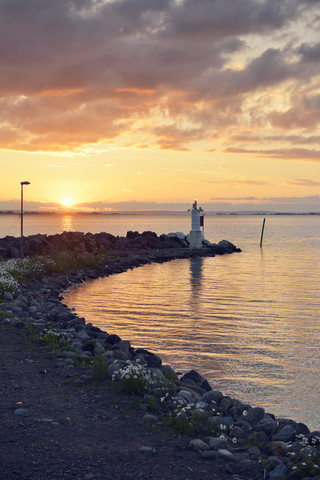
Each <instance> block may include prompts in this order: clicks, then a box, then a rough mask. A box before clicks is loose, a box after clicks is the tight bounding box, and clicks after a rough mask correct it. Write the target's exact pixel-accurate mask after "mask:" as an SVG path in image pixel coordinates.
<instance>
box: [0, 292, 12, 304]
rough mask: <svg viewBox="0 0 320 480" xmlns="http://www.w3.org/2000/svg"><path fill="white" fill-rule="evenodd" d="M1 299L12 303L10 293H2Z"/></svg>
mask: <svg viewBox="0 0 320 480" xmlns="http://www.w3.org/2000/svg"><path fill="white" fill-rule="evenodd" d="M2 298H3V300H5V301H7V302H12V301H13V295H12V293H11V292H4V294H3V296H2Z"/></svg>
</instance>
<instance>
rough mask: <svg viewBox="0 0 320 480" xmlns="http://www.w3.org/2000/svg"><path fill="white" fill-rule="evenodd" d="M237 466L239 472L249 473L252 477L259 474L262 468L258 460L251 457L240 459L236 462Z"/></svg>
mask: <svg viewBox="0 0 320 480" xmlns="http://www.w3.org/2000/svg"><path fill="white" fill-rule="evenodd" d="M238 468H239V471H240V472H241V473H245V474H247V475H249V474H250V476H251V477H250V478H252V476H256V475H258V474H260V472H262V470H263V467H262V466H261V465H260V464H259V463H258V462H256V461H255V460H251V459H243V460H241V461H240V462H239V464H238ZM262 478H263V476H262Z"/></svg>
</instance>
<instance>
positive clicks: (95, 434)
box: [0, 324, 238, 480]
mask: <svg viewBox="0 0 320 480" xmlns="http://www.w3.org/2000/svg"><path fill="white" fill-rule="evenodd" d="M0 365H1V367H0V480H46V479H48V480H49V479H50V480H69V479H70V480H71V479H73V480H74V479H76V480H100V479H101V480H102V479H103V480H107V479H112V480H120V479H121V480H132V479H136V480H147V479H148V480H150V479H152V480H160V479H163V480H169V479H170V480H198V479H201V480H214V479H219V480H227V479H230V478H238V477H237V476H232V475H230V474H228V473H227V472H224V469H223V464H221V463H220V464H219V463H217V462H216V461H212V460H205V459H202V458H201V457H200V455H199V453H198V452H193V451H191V450H189V449H188V448H187V445H188V439H187V438H181V437H179V436H178V435H177V434H176V433H175V432H173V431H170V430H168V429H167V428H166V427H165V426H164V425H163V424H162V423H157V422H155V423H154V424H150V423H148V422H147V421H146V420H144V419H143V416H144V414H145V412H143V411H142V410H141V408H139V401H138V399H137V398H135V397H132V396H127V395H124V394H121V393H119V392H116V391H115V390H114V389H113V388H111V387H110V385H108V383H105V384H104V385H105V386H104V387H102V386H101V385H99V384H97V383H93V382H90V381H89V382H85V383H84V384H83V385H81V386H79V385H77V381H75V380H76V379H78V378H79V375H83V374H85V373H86V372H85V371H84V370H83V369H84V368H85V367H69V368H66V367H65V366H64V367H61V366H59V362H58V360H57V358H56V357H55V356H53V355H52V354H50V353H49V352H48V351H47V350H46V349H44V348H43V347H40V346H39V345H36V344H34V343H32V342H31V341H30V339H29V338H28V337H26V336H25V334H24V330H22V329H20V330H19V329H18V330H17V329H15V328H12V327H8V326H6V325H3V324H0ZM19 409H20V410H19ZM21 409H22V410H21ZM19 413H20V414H19ZM21 413H22V415H21ZM141 447H150V448H151V449H152V451H146V452H144V451H141V450H139V449H140V448H141Z"/></svg>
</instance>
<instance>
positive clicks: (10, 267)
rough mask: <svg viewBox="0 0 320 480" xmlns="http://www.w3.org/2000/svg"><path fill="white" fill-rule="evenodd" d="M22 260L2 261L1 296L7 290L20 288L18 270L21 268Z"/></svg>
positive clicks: (0, 272) (0, 271)
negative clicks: (17, 276) (17, 277)
mask: <svg viewBox="0 0 320 480" xmlns="http://www.w3.org/2000/svg"><path fill="white" fill-rule="evenodd" d="M20 263H21V260H20V261H19V260H7V261H2V262H0V296H2V295H3V294H4V293H5V292H13V291H14V290H16V288H18V281H17V279H16V272H17V271H19V269H20Z"/></svg>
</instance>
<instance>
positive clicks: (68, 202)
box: [60, 198, 74, 208]
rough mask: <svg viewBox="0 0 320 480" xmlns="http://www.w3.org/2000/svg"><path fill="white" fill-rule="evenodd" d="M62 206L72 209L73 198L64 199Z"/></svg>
mask: <svg viewBox="0 0 320 480" xmlns="http://www.w3.org/2000/svg"><path fill="white" fill-rule="evenodd" d="M60 203H61V205H63V206H64V207H66V208H70V207H72V205H73V203H74V202H73V201H72V200H71V198H64V199H63V200H61V202H60Z"/></svg>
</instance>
